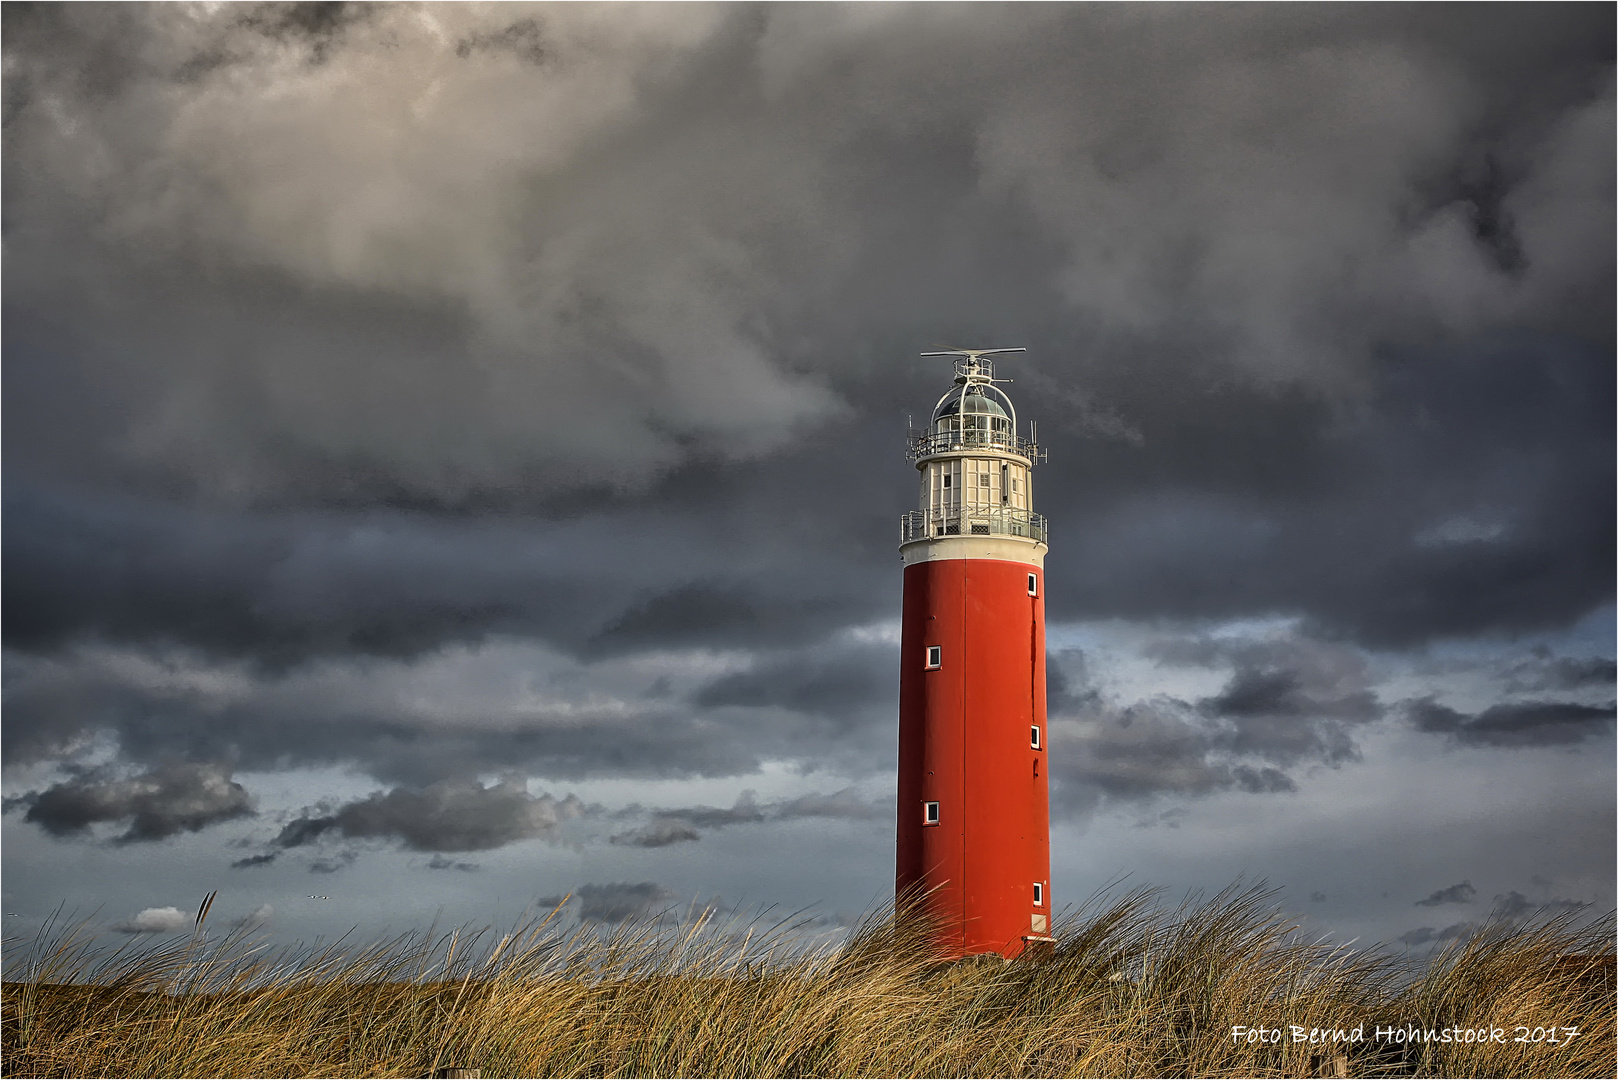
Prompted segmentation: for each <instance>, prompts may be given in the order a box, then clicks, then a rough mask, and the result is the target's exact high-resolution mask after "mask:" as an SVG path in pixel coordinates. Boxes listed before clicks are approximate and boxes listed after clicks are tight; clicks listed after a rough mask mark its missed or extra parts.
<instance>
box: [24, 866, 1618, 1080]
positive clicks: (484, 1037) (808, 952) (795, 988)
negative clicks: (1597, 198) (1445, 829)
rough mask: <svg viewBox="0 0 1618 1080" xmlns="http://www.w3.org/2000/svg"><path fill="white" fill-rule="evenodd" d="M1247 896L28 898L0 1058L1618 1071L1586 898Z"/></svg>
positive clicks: (522, 1068)
mask: <svg viewBox="0 0 1618 1080" xmlns="http://www.w3.org/2000/svg"><path fill="white" fill-rule="evenodd" d="M1273 899H1274V894H1273V893H1270V892H1266V891H1265V890H1263V889H1262V888H1251V889H1240V888H1236V887H1233V888H1232V889H1229V890H1226V891H1225V892H1224V893H1222V894H1220V895H1219V896H1217V897H1215V898H1214V899H1212V900H1210V901H1207V902H1188V903H1186V904H1183V905H1181V906H1179V907H1178V908H1167V907H1164V906H1162V905H1161V904H1159V903H1158V902H1157V899H1156V895H1155V894H1154V893H1152V892H1150V891H1146V890H1139V891H1135V892H1132V893H1129V894H1127V895H1123V896H1121V897H1119V896H1114V897H1112V898H1110V899H1097V900H1096V901H1093V902H1092V903H1090V904H1087V905H1086V906H1085V907H1084V908H1082V909H1080V910H1079V911H1077V912H1074V913H1072V914H1069V915H1068V916H1066V917H1065V918H1063V919H1062V920H1060V922H1059V923H1058V925H1057V926H1056V927H1055V936H1056V937H1057V939H1058V943H1057V944H1056V946H1055V947H1054V948H1052V949H1051V950H1049V951H1048V952H1047V953H1046V954H1045V955H1043V956H1040V957H1037V958H1025V959H1020V960H1017V961H1013V962H1010V963H1007V962H1004V961H1001V960H999V959H997V958H987V959H986V958H978V959H973V960H966V961H959V962H955V963H937V962H935V961H933V960H932V959H931V958H930V956H929V953H928V950H927V947H926V941H927V938H926V934H925V932H924V928H919V927H915V926H896V925H895V924H894V921H893V919H892V917H891V915H888V914H884V915H880V916H872V917H870V918H868V919H867V920H866V921H865V922H864V923H863V924H861V925H860V926H858V927H857V928H855V929H854V930H853V932H852V933H851V934H849V935H847V936H846V937H845V938H842V939H840V940H836V941H832V940H828V939H825V938H818V939H817V938H816V937H815V936H814V935H813V934H812V933H811V930H812V927H811V926H810V924H809V923H808V922H807V921H796V922H795V921H793V920H791V919H787V920H783V921H782V922H780V923H777V924H776V925H774V926H767V925H762V924H761V923H760V922H759V920H758V919H756V918H755V919H748V920H743V919H739V918H733V919H731V920H729V921H725V920H716V919H715V918H713V917H712V915H711V914H709V915H705V916H701V917H698V918H696V919H692V920H683V921H680V920H669V919H649V920H644V921H641V922H636V923H630V924H625V925H623V926H620V927H617V928H613V929H603V928H593V927H584V928H577V929H573V930H571V931H564V930H563V929H562V928H561V927H559V926H558V925H557V922H556V920H555V919H554V918H550V917H547V918H536V919H535V920H533V921H532V922H529V923H527V924H525V925H523V926H522V927H520V928H518V929H517V930H515V931H514V932H512V933H510V934H506V935H504V936H501V937H498V938H496V937H495V935H494V934H492V933H490V932H487V931H485V932H480V933H467V932H464V931H454V932H452V933H448V934H437V933H434V932H428V933H426V934H420V935H406V936H403V937H399V938H396V939H392V940H389V941H383V942H379V943H376V944H372V945H368V946H362V947H355V946H345V945H342V944H341V943H339V944H338V945H333V946H328V947H320V946H315V947H301V948H293V949H284V950H280V951H275V950H272V949H270V948H269V947H268V946H267V945H265V944H263V943H261V942H255V941H254V940H253V939H252V938H250V937H249V936H248V935H246V934H244V933H236V934H232V935H229V936H227V937H224V938H222V939H218V940H210V939H208V938H206V937H205V935H204V934H203V933H202V932H201V930H200V929H199V931H198V933H196V934H194V935H193V936H192V937H190V938H188V939H178V940H173V941H168V942H162V943H158V944H149V945H125V946H123V947H122V948H117V949H103V948H100V947H98V946H97V945H96V944H95V941H94V939H93V937H92V936H90V935H89V933H88V932H87V929H86V927H85V926H84V925H83V924H80V925H77V926H67V927H62V926H56V927H49V928H47V930H46V931H45V932H43V933H42V934H41V935H40V936H39V937H38V938H37V939H35V940H34V941H33V942H32V943H31V944H30V943H16V942H12V943H8V949H7V952H8V957H7V960H8V980H15V981H7V982H6V983H5V987H4V1018H3V1039H4V1045H3V1050H4V1072H5V1075H7V1076H9V1077H25V1076H110V1077H149V1076H165V1077H170V1076H172V1077H189V1076H218V1077H233V1076H286V1077H294V1076H343V1077H346V1076H405V1077H426V1076H433V1075H450V1071H451V1070H477V1071H478V1072H479V1073H480V1074H481V1075H482V1076H484V1077H497V1076H591V1077H594V1076H713V1077H721V1076H723V1077H731V1076H758V1077H765V1076H827V1077H855V1076H896V1077H897V1076H1071V1077H1080V1076H1097V1077H1109V1076H1118V1077H1123V1076H1159V1077H1178V1076H1471V1077H1490V1076H1551V1077H1586V1076H1589V1077H1611V1076H1613V1075H1615V1074H1618V1068H1615V1065H1618V1062H1615V1060H1614V1058H1615V1043H1614V985H1613V970H1614V968H1613V964H1614V951H1613V920H1612V917H1611V916H1608V917H1607V918H1604V919H1600V920H1595V921H1591V920H1585V921H1583V922H1578V921H1575V920H1574V918H1573V917H1572V916H1562V917H1560V918H1554V919H1540V920H1531V921H1530V922H1529V923H1527V924H1507V923H1499V924H1493V925H1490V926H1488V927H1486V928H1485V929H1483V930H1482V931H1480V932H1479V933H1477V934H1475V935H1474V936H1472V937H1470V938H1468V939H1466V940H1462V941H1457V942H1455V943H1453V944H1452V945H1451V946H1450V947H1449V948H1448V949H1447V950H1445V951H1443V952H1441V953H1440V954H1438V955H1437V956H1435V957H1433V958H1432V959H1430V960H1427V961H1424V962H1422V963H1420V964H1417V965H1414V966H1412V965H1411V964H1409V963H1408V962H1406V961H1405V960H1403V959H1402V958H1399V957H1394V956H1390V955H1387V954H1385V953H1380V952H1375V951H1361V952H1356V951H1350V950H1347V949H1344V948H1340V947H1333V946H1330V945H1328V944H1324V943H1321V942H1312V941H1309V940H1306V939H1303V938H1300V937H1299V936H1298V933H1297V928H1296V924H1295V923H1294V922H1292V921H1291V920H1289V919H1288V918H1286V917H1285V916H1284V915H1283V914H1282V913H1280V912H1279V911H1277V910H1276V909H1275V908H1274V907H1273V906H1272V901H1273ZM198 921H199V927H200V925H201V918H200V917H199V920H198ZM1570 1030H1576V1032H1577V1033H1576V1034H1573V1035H1569V1034H1568V1032H1569V1031H1570ZM1255 1032H1256V1034H1255ZM1547 1033H1549V1034H1547ZM1445 1036H1448V1039H1447V1041H1446V1039H1445Z"/></svg>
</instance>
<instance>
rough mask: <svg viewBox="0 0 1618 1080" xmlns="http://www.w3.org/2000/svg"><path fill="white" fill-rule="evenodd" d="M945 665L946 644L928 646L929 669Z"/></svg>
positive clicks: (933, 669)
mask: <svg viewBox="0 0 1618 1080" xmlns="http://www.w3.org/2000/svg"><path fill="white" fill-rule="evenodd" d="M943 666H944V646H942V645H929V646H927V670H928V671H935V670H937V669H938V668H941V667H943Z"/></svg>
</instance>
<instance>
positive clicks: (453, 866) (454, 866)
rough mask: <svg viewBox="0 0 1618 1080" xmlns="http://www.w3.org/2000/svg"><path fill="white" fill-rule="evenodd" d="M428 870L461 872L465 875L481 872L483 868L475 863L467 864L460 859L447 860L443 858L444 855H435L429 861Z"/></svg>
mask: <svg viewBox="0 0 1618 1080" xmlns="http://www.w3.org/2000/svg"><path fill="white" fill-rule="evenodd" d="M427 869H429V870H460V871H463V872H465V873H472V872H474V871H477V870H481V869H483V868H482V867H481V866H480V865H478V864H477V863H475V862H467V861H465V860H460V859H451V858H447V857H446V856H443V855H434V856H433V857H432V858H431V859H430V860H429V861H428V863H427Z"/></svg>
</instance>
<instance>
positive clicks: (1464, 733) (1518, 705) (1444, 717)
mask: <svg viewBox="0 0 1618 1080" xmlns="http://www.w3.org/2000/svg"><path fill="white" fill-rule="evenodd" d="M1404 711H1405V716H1406V717H1407V718H1408V719H1409V721H1410V722H1411V723H1412V724H1413V725H1415V727H1416V729H1417V730H1418V731H1427V732H1431V733H1433V734H1435V735H1447V736H1449V737H1450V738H1452V739H1454V740H1455V741H1456V742H1457V743H1459V744H1461V745H1463V746H1496V747H1507V746H1565V745H1569V744H1573V743H1579V742H1583V741H1584V740H1585V739H1587V738H1590V737H1592V736H1595V735H1597V734H1599V733H1601V732H1603V731H1606V730H1609V728H1610V725H1609V724H1608V723H1607V722H1608V721H1610V720H1612V718H1613V715H1614V712H1613V706H1612V705H1611V704H1610V703H1609V704H1607V705H1581V704H1578V703H1576V702H1568V701H1522V702H1508V703H1504V704H1500V705H1491V706H1490V707H1489V708H1487V709H1485V710H1483V711H1482V712H1480V713H1478V714H1476V715H1467V714H1465V713H1461V712H1457V711H1456V710H1454V709H1452V708H1450V707H1449V706H1447V705H1441V704H1439V703H1438V702H1436V701H1434V700H1433V699H1432V698H1430V697H1428V698H1421V699H1418V700H1415V701H1409V702H1406V703H1405V705H1404Z"/></svg>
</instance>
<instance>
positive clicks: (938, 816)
mask: <svg viewBox="0 0 1618 1080" xmlns="http://www.w3.org/2000/svg"><path fill="white" fill-rule="evenodd" d="M943 819H944V809H943V807H942V806H940V805H939V803H938V800H936V799H929V800H926V801H925V802H923V803H922V804H921V823H922V824H923V825H937V824H939V823H940V822H941V821H943Z"/></svg>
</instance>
